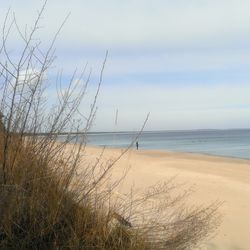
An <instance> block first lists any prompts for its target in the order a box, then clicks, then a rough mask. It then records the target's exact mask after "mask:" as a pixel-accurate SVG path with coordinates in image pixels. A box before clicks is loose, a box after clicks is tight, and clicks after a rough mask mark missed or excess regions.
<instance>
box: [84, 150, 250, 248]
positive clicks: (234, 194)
mask: <svg viewBox="0 0 250 250" xmlns="http://www.w3.org/2000/svg"><path fill="white" fill-rule="evenodd" d="M101 150H102V149H101V148H98V147H90V146H88V147H87V148H86V150H85V156H86V157H87V158H89V159H95V158H96V157H98V155H99V154H100V152H101ZM121 151H122V149H110V148H109V149H105V152H104V156H103V159H109V158H111V157H113V158H115V157H117V156H118V155H119V154H120V153H121ZM128 167H129V168H130V169H129V172H128V173H127V175H126V178H125V180H124V181H123V183H122V186H121V187H120V189H119V192H121V193H126V192H129V191H130V188H131V186H132V185H133V186H134V187H135V188H142V189H144V188H147V187H148V186H150V185H153V184H156V183H159V182H163V181H166V180H168V179H169V178H170V177H172V176H176V181H178V182H180V183H185V185H187V186H193V189H194V190H195V192H194V193H193V194H192V195H191V197H190V201H189V202H190V203H191V204H194V205H201V204H209V203H211V202H213V201H215V200H219V201H223V202H224V203H223V204H222V205H221V207H220V209H219V211H220V213H222V215H223V218H222V224H221V226H220V227H219V229H218V232H217V235H216V237H215V238H213V239H212V240H209V241H208V242H205V244H204V246H203V247H202V249H209V250H210V249H211V250H213V249H226V250H243V249H246V250H249V249H250V161H248V160H240V159H234V158H224V157H215V156H207V155H198V154H189V153H176V152H165V151H155V150H138V151H137V150H133V149H131V150H129V151H128V152H127V153H126V154H125V155H124V156H123V157H122V158H121V159H120V160H119V161H118V163H117V164H116V166H115V169H114V171H113V173H112V178H114V179H115V178H118V177H119V176H121V175H122V173H123V171H124V169H125V168H128Z"/></svg>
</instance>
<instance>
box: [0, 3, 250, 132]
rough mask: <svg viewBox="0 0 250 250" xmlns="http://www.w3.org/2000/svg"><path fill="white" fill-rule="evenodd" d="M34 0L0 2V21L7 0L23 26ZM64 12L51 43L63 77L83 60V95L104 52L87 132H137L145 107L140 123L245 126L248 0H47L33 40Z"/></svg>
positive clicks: (249, 116) (249, 114)
mask: <svg viewBox="0 0 250 250" xmlns="http://www.w3.org/2000/svg"><path fill="white" fill-rule="evenodd" d="M42 3H43V1H40V0H37V1H34V0H32V1H31V0H23V1H19V0H8V1H1V3H0V17H1V21H3V17H4V15H5V13H6V12H7V10H8V8H9V7H11V10H12V11H15V13H16V16H17V19H18V23H19V24H20V25H21V26H23V27H24V25H25V24H30V23H32V20H34V18H35V16H36V11H37V10H38V9H39V8H40V6H41V5H42ZM69 13H70V17H69V19H68V20H67V22H66V24H65V25H64V27H63V30H62V31H61V33H60V37H59V39H58V41H57V43H56V47H57V61H56V65H57V68H58V69H59V68H64V71H63V72H64V74H65V78H66V77H67V76H69V75H70V74H71V73H72V71H73V70H74V68H75V67H78V68H81V67H83V66H84V65H85V64H86V63H88V67H91V68H92V69H93V73H92V80H91V85H90V88H89V94H90V95H91V93H92V92H93V91H94V89H95V87H96V82H97V79H98V76H99V74H100V70H101V66H102V62H103V59H104V56H105V51H106V50H109V57H108V61H107V64H106V67H105V72H104V81H103V85H102V89H101V93H100V96H99V100H98V106H99V109H98V113H97V118H96V120H95V124H94V126H93V130H101V131H109V130H137V129H139V128H140V125H141V124H142V123H143V120H144V119H145V117H146V115H147V113H148V112H150V119H149V121H148V123H147V127H146V129H147V130H167V129H204V128H220V129H222V128H249V127H250V15H249V13H250V1H249V0H188V1H185V0H175V1H172V0H126V1H117V0H105V1H103V0H71V1H66V0H50V1H48V4H47V6H46V11H45V12H44V16H43V19H42V22H41V26H42V29H41V30H40V33H39V36H40V38H41V39H42V40H43V39H44V40H45V41H46V40H48V39H49V38H51V37H52V35H53V34H54V32H55V31H56V30H57V29H58V27H59V26H60V24H61V22H62V21H63V19H64V18H65V17H66V16H67V15H68V14H69ZM9 43H10V46H11V47H13V48H15V47H18V45H17V41H16V40H15V39H12V40H11V41H10V42H9ZM83 105H84V104H83ZM81 108H82V109H84V108H85V107H84V106H83V107H81ZM116 110H118V114H119V115H118V123H117V124H116V125H115V123H114V120H115V113H116Z"/></svg>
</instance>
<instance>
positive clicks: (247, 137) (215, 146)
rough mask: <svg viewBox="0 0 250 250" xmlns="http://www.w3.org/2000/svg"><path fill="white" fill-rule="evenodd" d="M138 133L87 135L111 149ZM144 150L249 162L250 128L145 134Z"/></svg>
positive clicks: (140, 141) (121, 145)
mask: <svg viewBox="0 0 250 250" xmlns="http://www.w3.org/2000/svg"><path fill="white" fill-rule="evenodd" d="M135 136H136V134H135V133H127V132H123V133H95V134H89V135H88V136H87V141H88V143H89V144H92V145H98V146H108V147H127V146H128V145H129V144H130V143H131V141H132V140H133V139H134V138H135ZM138 141H139V148H141V149H160V150H171V151H179V152H193V153H203V154H210V155H218V156H229V157H236V158H243V159H250V129H249V130H248V129H247V130H246V129H244V130H197V131H159V132H143V133H142V134H141V135H140V137H139V139H138Z"/></svg>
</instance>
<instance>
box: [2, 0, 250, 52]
mask: <svg viewBox="0 0 250 250" xmlns="http://www.w3.org/2000/svg"><path fill="white" fill-rule="evenodd" d="M41 2H42V1H29V0H26V1H22V2H21V3H20V1H17V0H10V1H7V2H5V3H1V6H2V8H1V11H0V13H1V16H3V14H4V12H6V9H7V7H8V6H12V8H13V9H14V10H16V14H17V16H18V17H19V22H21V23H23V24H24V23H30V21H31V20H32V19H33V18H34V13H35V10H36V9H38V8H39V6H40V4H41ZM249 11H250V2H249V1H246V0H230V1H228V0H220V1H218V0H217V1H215V0H203V1H201V0H196V1H194V0H193V1H183V0H179V1H178V0H177V1H162V0H155V1H151V0H144V1H143V0H134V1H132V0H128V1H115V0H106V1H101V0H91V1H90V0H87V1H80V0H73V1H70V2H69V1H65V0H60V1H59V0H53V1H49V2H48V5H47V11H46V12H45V19H44V20H42V24H43V25H44V26H45V27H46V29H45V30H44V33H45V34H47V35H51V34H52V31H55V30H56V27H58V25H59V24H60V22H61V21H62V20H63V18H64V17H65V16H66V15H67V13H68V12H71V17H70V19H69V20H68V22H67V24H66V25H65V27H64V30H63V32H62V35H61V38H62V41H64V42H65V43H69V42H70V43H74V44H78V45H80V44H99V45H100V44H101V45H106V46H108V47H114V46H120V45H122V44H126V45H129V44H131V45H134V44H145V43H149V44H158V45H159V44H161V45H169V46H178V45H187V44H191V45H192V44H196V45H200V43H206V44H210V45H211V44H224V43H229V44H230V43H234V41H235V40H237V39H239V38H240V37H242V36H243V37H244V36H248V33H249V32H248V31H249V26H250V16H249ZM248 37H249V36H248Z"/></svg>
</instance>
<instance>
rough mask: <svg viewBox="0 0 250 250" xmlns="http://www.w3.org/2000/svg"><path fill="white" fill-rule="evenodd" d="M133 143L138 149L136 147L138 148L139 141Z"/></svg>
mask: <svg viewBox="0 0 250 250" xmlns="http://www.w3.org/2000/svg"><path fill="white" fill-rule="evenodd" d="M135 145H136V149H137V150H138V148H139V143H138V141H137V142H136V143H135Z"/></svg>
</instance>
